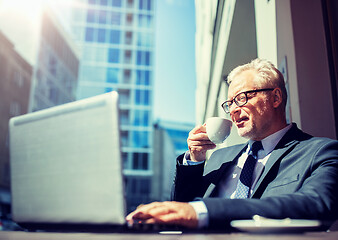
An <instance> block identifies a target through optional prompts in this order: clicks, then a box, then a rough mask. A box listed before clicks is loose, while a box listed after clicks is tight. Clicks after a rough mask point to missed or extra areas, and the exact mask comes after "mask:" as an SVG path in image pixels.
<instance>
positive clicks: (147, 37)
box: [137, 33, 152, 47]
mask: <svg viewBox="0 0 338 240" xmlns="http://www.w3.org/2000/svg"><path fill="white" fill-rule="evenodd" d="M137 36H138V37H137V45H138V46H143V47H149V46H151V45H152V38H151V36H152V35H151V34H150V33H138V34H137Z"/></svg>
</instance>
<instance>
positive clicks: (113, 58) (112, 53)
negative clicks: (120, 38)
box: [108, 48, 120, 63]
mask: <svg viewBox="0 0 338 240" xmlns="http://www.w3.org/2000/svg"><path fill="white" fill-rule="evenodd" d="M119 54H120V52H119V50H118V49H116V48H110V49H109V55H108V61H109V62H110V63H118V62H119V60H120V57H119Z"/></svg>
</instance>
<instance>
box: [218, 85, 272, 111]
mask: <svg viewBox="0 0 338 240" xmlns="http://www.w3.org/2000/svg"><path fill="white" fill-rule="evenodd" d="M273 90H275V89H274V88H262V89H255V90H249V91H245V92H240V93H238V94H237V95H236V96H235V97H234V98H233V99H232V100H228V101H225V102H224V103H222V105H221V106H222V108H223V110H224V112H226V113H230V107H231V105H232V104H233V102H235V103H236V105H237V106H238V107H242V106H244V105H245V104H247V103H248V95H247V94H248V93H256V92H264V91H273ZM240 94H244V96H245V102H244V103H238V102H237V100H236V98H237V97H238V96H239V95H240Z"/></svg>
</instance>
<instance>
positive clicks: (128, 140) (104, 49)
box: [55, 0, 155, 210]
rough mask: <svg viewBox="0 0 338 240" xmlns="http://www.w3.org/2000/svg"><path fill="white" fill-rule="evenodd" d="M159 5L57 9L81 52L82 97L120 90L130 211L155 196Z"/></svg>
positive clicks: (148, 0) (91, 3) (76, 1)
mask: <svg viewBox="0 0 338 240" xmlns="http://www.w3.org/2000/svg"><path fill="white" fill-rule="evenodd" d="M70 2H71V3H70ZM154 4H155V1H153V0H125V1H122V0H73V1H69V2H67V3H64V5H62V4H59V6H57V7H56V8H55V9H56V11H58V10H57V9H59V11H58V12H59V13H58V16H62V17H63V18H64V20H63V22H64V24H65V25H67V26H66V29H68V30H69V31H70V34H72V37H73V40H74V41H75V42H76V44H77V46H79V48H80V51H81V59H80V71H79V80H78V91H77V98H78V99H82V98H87V97H91V96H94V95H98V94H102V93H105V92H109V91H112V90H114V91H117V92H118V93H119V101H120V109H121V111H120V124H121V142H122V157H123V163H124V174H125V176H126V182H127V184H126V191H127V202H128V209H129V210H130V209H134V208H135V207H136V206H137V205H138V204H140V203H144V202H148V201H151V198H150V197H149V196H150V195H151V178H152V175H153V169H152V163H153V158H152V153H153V123H152V111H153V70H154V67H153V65H154V47H155V46H154V17H155V11H154V10H155V6H154ZM67 7H70V8H68V9H71V10H70V11H68V12H67V13H65V11H63V9H67ZM60 9H61V10H62V11H60ZM65 18H66V19H67V20H68V23H67V21H66V20H65Z"/></svg>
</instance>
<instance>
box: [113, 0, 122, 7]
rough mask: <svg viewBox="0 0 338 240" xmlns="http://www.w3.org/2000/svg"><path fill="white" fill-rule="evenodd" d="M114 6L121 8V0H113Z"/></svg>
mask: <svg viewBox="0 0 338 240" xmlns="http://www.w3.org/2000/svg"><path fill="white" fill-rule="evenodd" d="M112 6H114V7H121V0H112Z"/></svg>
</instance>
